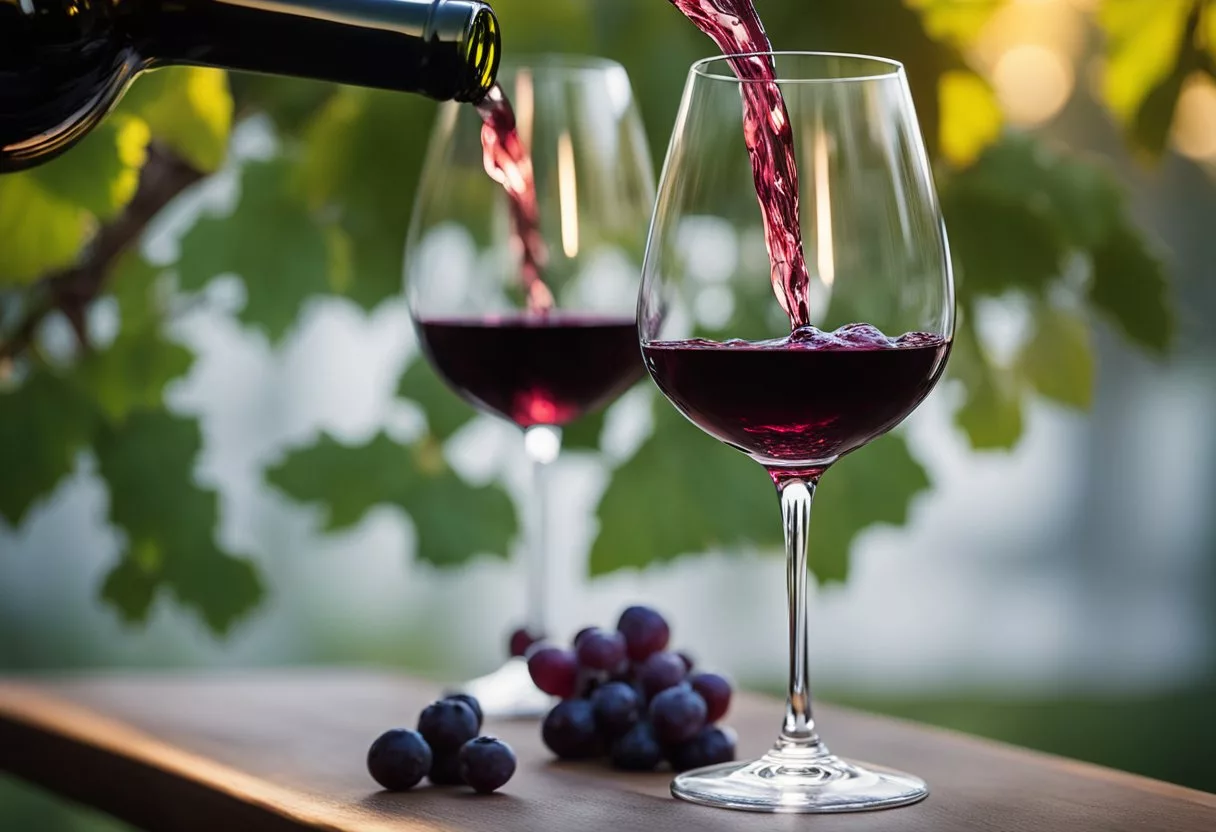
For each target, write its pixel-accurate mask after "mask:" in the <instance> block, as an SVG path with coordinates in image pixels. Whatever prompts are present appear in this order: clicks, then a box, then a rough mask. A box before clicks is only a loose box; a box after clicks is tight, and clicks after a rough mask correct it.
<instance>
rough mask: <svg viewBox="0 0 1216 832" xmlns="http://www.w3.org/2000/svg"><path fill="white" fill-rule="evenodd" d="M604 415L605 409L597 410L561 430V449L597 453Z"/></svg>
mask: <svg viewBox="0 0 1216 832" xmlns="http://www.w3.org/2000/svg"><path fill="white" fill-rule="evenodd" d="M606 413H607V408H604V409H601V410H597V411H596V412H595V413H590V414H588V415H586V416H583V417H582V418H580V419H578V420H576V421H574V422H572V423H570V424H568V425H566V426H565V427H564V428H562V448H563V449H565V450H570V451H598V450H599V449H600V436H601V434H603V432H604V416H605V415H606Z"/></svg>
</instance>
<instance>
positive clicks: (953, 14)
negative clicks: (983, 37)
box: [904, 0, 1007, 46]
mask: <svg viewBox="0 0 1216 832" xmlns="http://www.w3.org/2000/svg"><path fill="white" fill-rule="evenodd" d="M1006 2H1007V0H904V5H906V6H907V7H908V8H910V9H914V10H915V11H916V12H918V13H919V14H920V19H921V21H922V22H923V23H924V26H925V32H926V33H927V34H928V35H929V37H931V38H933V39H934V40H940V41H945V42H947V43H951V44H953V45H955V46H967V45H969V44H971V43H972V42H974V41H975V39H976V37H977V36H978V35H979V33H980V32H981V31H983V29H984V26H985V25H987V23H988V21H989V20H990V19H991V18H992V15H993V14H994V13H995V12H996V11H997V9H999V8H1000V7H1001V6H1003V5H1005V3H1006Z"/></svg>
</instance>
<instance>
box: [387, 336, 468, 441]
mask: <svg viewBox="0 0 1216 832" xmlns="http://www.w3.org/2000/svg"><path fill="white" fill-rule="evenodd" d="M397 395H398V396H400V397H402V398H404V399H409V400H411V401H413V402H416V403H417V404H418V405H419V406H420V407H421V408H422V409H423V411H424V412H425V413H426V424H427V428H428V429H429V430H430V433H431V436H433V437H435V438H436V439H438V440H439V441H440V442H443V441H446V440H447V439H448V438H449V437H451V436H452V434H454V433H456V431H458V430H460V429H461V428H462V427H464V426H465V425H466V424H468V423H469V421H470V420H472V418H473V417H474V416H476V415H477V411H476V410H474V409H473V406H472V405H471V404H469V403H468V402H466V401H465V400H464V399H462V398H460V397H459V396H458V395H456V393H455V392H453V391H452V388H450V387H448V386H447V385H446V384H444V383H443V380H442V379H440V378H439V375H438V374H437V373H436V372H435V370H434V369H433V368H432V367H431V363H430V362H429V361H427V360H426V358H424V357H422V356H419V357H418V358H416V359H414V361H413V362H411V363H410V366H409V368H408V369H407V370H406V371H405V373H403V374H402V376H401V383H400V384H398V386H397Z"/></svg>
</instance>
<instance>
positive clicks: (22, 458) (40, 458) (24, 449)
mask: <svg viewBox="0 0 1216 832" xmlns="http://www.w3.org/2000/svg"><path fill="white" fill-rule="evenodd" d="M96 424H97V414H96V411H95V410H94V409H93V407H92V403H91V402H90V401H89V400H88V399H87V398H86V397H85V396H83V395H81V393H80V391H79V390H78V389H76V388H75V387H74V386H72V385H71V384H70V383H68V382H67V381H65V380H64V379H62V378H60V377H59V376H56V375H53V374H51V373H49V372H46V371H42V372H37V373H34V374H33V375H32V376H30V377H29V378H28V379H26V380H25V382H24V383H22V384H21V386H19V387H17V388H16V389H15V390H11V391H9V392H7V393H2V392H0V472H3V473H0V517H3V518H4V519H5V520H7V521H8V522H9V523H11V524H13V525H14V526H15V525H18V524H20V523H21V521H22V519H23V518H24V517H25V514H26V512H27V511H28V510H29V509H30V507H31V506H32V505H33V504H34V503H35V502H36V501H38V500H39V499H41V498H43V497H45V496H47V495H48V494H50V493H51V491H52V490H53V489H54V488H55V486H56V485H57V484H58V483H59V481H60V480H61V479H63V477H65V476H66V475H67V474H69V473H71V471H72V467H73V464H74V462H75V460H76V454H77V453H78V452H79V451H80V450H81V449H82V448H84V447H85V446H87V445H88V443H89V440H90V438H91V437H92V435H93V431H94V428H95V427H96Z"/></svg>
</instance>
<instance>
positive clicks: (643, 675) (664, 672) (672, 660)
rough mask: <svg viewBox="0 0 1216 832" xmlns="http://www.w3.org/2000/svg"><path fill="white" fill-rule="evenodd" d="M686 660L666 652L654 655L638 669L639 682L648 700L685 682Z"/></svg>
mask: <svg viewBox="0 0 1216 832" xmlns="http://www.w3.org/2000/svg"><path fill="white" fill-rule="evenodd" d="M685 673H686V671H685V670H684V660H683V659H681V658H680V657H679V656H677V655H676V654H675V653H668V652H666V651H664V652H660V653H654V654H652V655H651V656H650V657H649V658H648V659H646V661H645V662H643V663H642V666H641V667H639V668H638V681H639V682H641V683H642V690H643V692H645V694H646V698H647V699H653V698H654V697H655V696H656V695H657V694H659V693H660V692H662V691H665V690H667V689H668V688H670V687H675V686H676V685H678V684H680V682H682V681H684V676H685Z"/></svg>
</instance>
